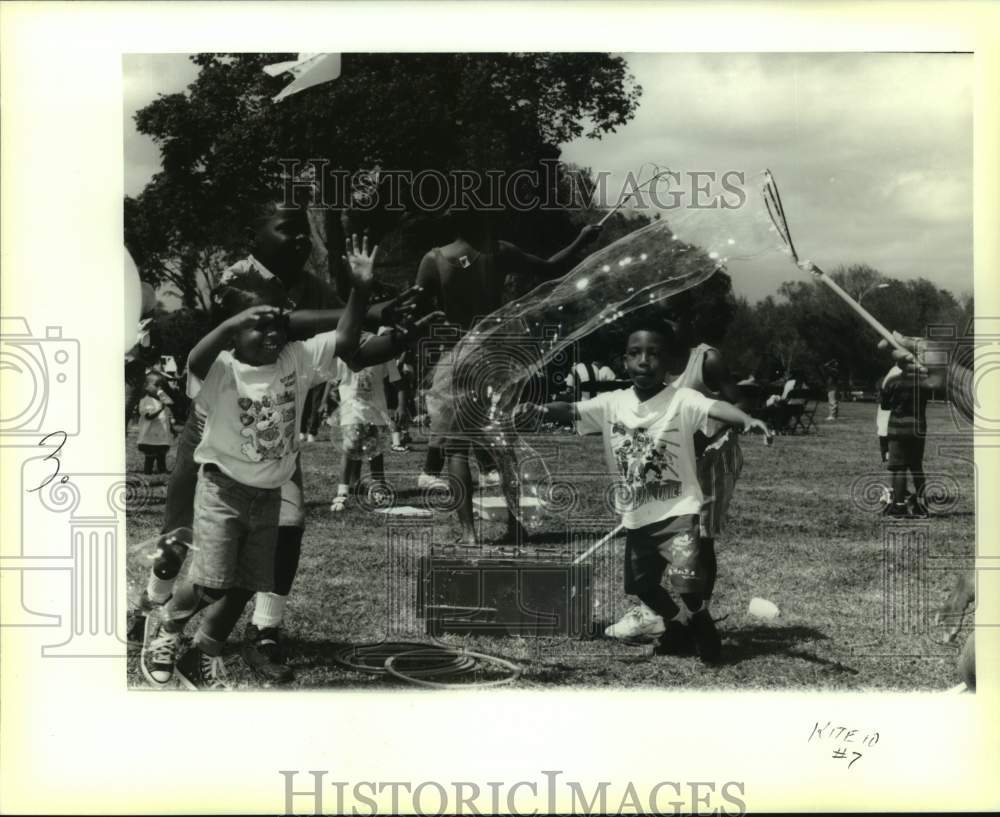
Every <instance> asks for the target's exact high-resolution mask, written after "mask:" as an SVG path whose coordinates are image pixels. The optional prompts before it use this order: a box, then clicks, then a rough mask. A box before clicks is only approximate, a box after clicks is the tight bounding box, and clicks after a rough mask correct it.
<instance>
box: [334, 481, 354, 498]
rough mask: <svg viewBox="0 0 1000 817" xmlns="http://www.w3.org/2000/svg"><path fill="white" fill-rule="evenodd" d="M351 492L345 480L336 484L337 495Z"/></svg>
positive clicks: (346, 494) (345, 494)
mask: <svg viewBox="0 0 1000 817" xmlns="http://www.w3.org/2000/svg"><path fill="white" fill-rule="evenodd" d="M350 493H351V489H350V487H349V486H348V485H347V483H345V482H341V483H340V484H339V485H338V486H337V496H348V495H349V494H350Z"/></svg>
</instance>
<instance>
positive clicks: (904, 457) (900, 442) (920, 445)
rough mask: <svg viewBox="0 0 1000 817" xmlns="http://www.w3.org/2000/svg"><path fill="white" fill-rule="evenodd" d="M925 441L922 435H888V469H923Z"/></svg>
mask: <svg viewBox="0 0 1000 817" xmlns="http://www.w3.org/2000/svg"><path fill="white" fill-rule="evenodd" d="M925 443H926V439H925V438H924V437H890V438H889V470H890V471H905V470H907V469H909V470H910V471H921V470H923V467H924V445H925Z"/></svg>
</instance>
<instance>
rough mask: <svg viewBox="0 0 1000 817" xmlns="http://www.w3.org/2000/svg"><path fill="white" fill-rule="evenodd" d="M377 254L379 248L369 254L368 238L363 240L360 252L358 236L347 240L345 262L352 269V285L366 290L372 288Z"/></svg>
mask: <svg viewBox="0 0 1000 817" xmlns="http://www.w3.org/2000/svg"><path fill="white" fill-rule="evenodd" d="M377 252H378V247H377V246H375V247H372V251H371V252H370V253H369V252H368V236H364V237H363V238H362V239H361V250H360V251H359V250H358V237H357V235H352V236H351V237H350V238H349V239H347V254H346V255H344V260H345V261H346V262H347V263H348V265H349V266H350V268H351V284H353V285H354V286H356V287H362V288H364V289H367V288H369V287H371V285H372V281H374V280H375V274H374V272H373V270H374V268H375V253H377Z"/></svg>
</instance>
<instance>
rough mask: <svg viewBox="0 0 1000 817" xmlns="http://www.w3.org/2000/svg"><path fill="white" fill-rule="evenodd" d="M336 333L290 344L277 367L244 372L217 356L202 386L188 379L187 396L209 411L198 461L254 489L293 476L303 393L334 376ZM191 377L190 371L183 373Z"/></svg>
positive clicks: (224, 356) (248, 368)
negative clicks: (208, 464) (212, 465)
mask: <svg viewBox="0 0 1000 817" xmlns="http://www.w3.org/2000/svg"><path fill="white" fill-rule="evenodd" d="M336 336H337V335H336V332H326V333H323V334H321V335H316V336H315V337H312V338H310V339H309V340H306V341H294V342H292V343H288V344H286V345H285V347H284V348H283V349H282V350H281V352H280V354H279V355H278V359H277V361H275V362H274V363H271V364H269V365H267V366H250V365H248V364H246V363H242V362H240V361H239V360H237V359H236V358H235V357H234V356H233V354H232V352H229V351H224V352H220V353H219V356H218V357H217V358H216V359H215V362H214V363H213V364H212V367H211V368H210V369H209V370H208V375H207V376H206V377H205V380H204V381H201V380H199V379H198V377H197V376H195V375H194V374H190V373H189V375H188V395H189V396H190V397H191V398H192V399H194V398H197V400H198V403H199V405H200V406H201V407H202V409H203V410H205V411H206V412H207V416H206V417H205V431H204V434H203V435H202V438H201V443H200V444H199V445H198V447H197V448H196V449H195V452H194V460H195V462H198V463H209V462H210V463H214V464H215V465H217V466H219V468H220V469H221V470H222V472H223V473H225V474H227V475H228V476H230V477H232V478H233V479H234V480H236V481H237V482H240V483H243V484H244V485H251V486H253V487H255V488H280V487H281V486H282V485H284V484H285V483H286V482H288V480H289V479H291V478H292V473H293V472H294V471H295V455H296V454H297V453H298V450H299V443H298V425H299V420H300V418H301V417H302V412H303V406H304V404H305V398H306V394H307V393H308V392H309V389H310V388H312V387H313V386H315V385H316V384H317V383H323V382H325V381H327V380H331V379H332V378H333V376H334V372H335V371H336V362H337V358H336ZM189 371H190V370H189Z"/></svg>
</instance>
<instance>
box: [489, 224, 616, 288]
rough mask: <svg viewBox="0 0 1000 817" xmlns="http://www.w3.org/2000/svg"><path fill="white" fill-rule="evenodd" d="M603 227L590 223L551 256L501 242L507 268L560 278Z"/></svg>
mask: <svg viewBox="0 0 1000 817" xmlns="http://www.w3.org/2000/svg"><path fill="white" fill-rule="evenodd" d="M600 232H601V227H600V226H599V225H597V224H588V225H587V226H586V227H584V228H583V229H582V230H580V234H579V235H578V236H577V237H576V238H575V239H574V240H573V242H572V243H571V244H569V245H568V246H566V247H564V248H563V249H561V250H559V252H557V253H556V254H555V255H552V256H550V257H549V258H547V259H545V258H539V257H538V256H537V255H532V254H531V253H529V252H525V251H524V250H522V249H521V248H520V247H515V246H514V245H513V244H509V243H507V242H505V241H502V242H500V250H501V257H502V259H503V261H504V266H505V268H506V270H507V271H508V272H510V273H513V274H515V275H516V274H527V275H534V276H537V277H539V278H558V277H559V276H560V275H565V274H566V273H567V272H569V271H570V269H572V267H573V262H574V261H575V260H576V258H577V256H578V255H579V252H580V250H581V249H582V248H583V247H584V246H586V245H587V244H589V243H590V242H591V241H593V240H594V239H595V238H597V236H598V234H599V233H600Z"/></svg>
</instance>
